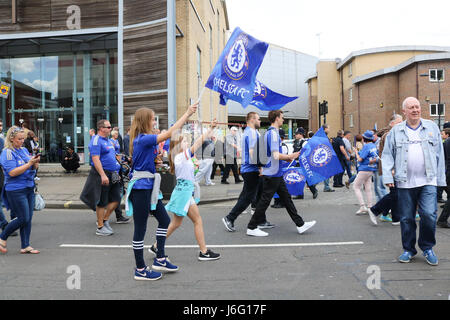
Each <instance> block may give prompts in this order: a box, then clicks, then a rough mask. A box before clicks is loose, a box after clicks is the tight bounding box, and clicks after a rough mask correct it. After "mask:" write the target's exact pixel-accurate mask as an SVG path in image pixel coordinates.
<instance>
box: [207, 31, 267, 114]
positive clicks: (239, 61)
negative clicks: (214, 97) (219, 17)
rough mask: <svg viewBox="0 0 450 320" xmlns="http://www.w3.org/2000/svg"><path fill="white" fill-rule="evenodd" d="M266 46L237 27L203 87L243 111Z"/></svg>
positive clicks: (250, 94) (247, 102) (251, 96)
mask: <svg viewBox="0 0 450 320" xmlns="http://www.w3.org/2000/svg"><path fill="white" fill-rule="evenodd" d="M268 47H269V45H268V44H267V43H265V42H262V41H259V40H257V39H255V38H253V37H252V36H250V35H249V34H246V33H245V32H243V31H242V30H241V29H240V28H236V29H234V31H233V34H232V35H231V37H230V39H229V40H228V42H227V44H226V46H225V49H224V50H223V52H222V54H221V55H220V57H219V61H218V62H217V63H216V65H215V67H214V69H213V70H212V72H211V75H210V76H209V79H208V81H207V82H206V85H205V86H206V87H207V88H210V89H211V90H214V91H217V92H219V93H221V94H222V95H223V96H224V99H225V101H226V100H227V99H231V100H234V101H236V102H238V103H240V104H241V105H242V106H243V107H244V108H245V107H246V106H248V105H249V104H250V102H251V101H252V99H253V93H254V91H255V82H256V74H257V73H258V70H259V67H260V66H261V63H262V61H263V59H264V56H265V55H266V52H267V48H268Z"/></svg>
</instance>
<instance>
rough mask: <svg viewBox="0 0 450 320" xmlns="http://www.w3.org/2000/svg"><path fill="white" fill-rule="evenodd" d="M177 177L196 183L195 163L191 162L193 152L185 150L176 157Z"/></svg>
mask: <svg viewBox="0 0 450 320" xmlns="http://www.w3.org/2000/svg"><path fill="white" fill-rule="evenodd" d="M174 162H175V177H176V178H177V179H184V180H190V181H192V182H195V181H194V163H193V162H192V160H191V152H190V151H189V150H185V151H184V152H181V153H179V154H177V155H176V156H175V159H174Z"/></svg>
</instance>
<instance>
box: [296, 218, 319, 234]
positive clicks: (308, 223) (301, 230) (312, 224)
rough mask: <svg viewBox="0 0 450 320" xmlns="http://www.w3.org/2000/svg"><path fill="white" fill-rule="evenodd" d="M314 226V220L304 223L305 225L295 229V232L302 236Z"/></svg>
mask: <svg viewBox="0 0 450 320" xmlns="http://www.w3.org/2000/svg"><path fill="white" fill-rule="evenodd" d="M315 224H316V220H313V221H309V222H305V224H304V225H302V226H301V227H297V231H298V233H300V234H302V233H303V232H305V231H306V230H308V229H309V228H311V227H312V226H314V225H315Z"/></svg>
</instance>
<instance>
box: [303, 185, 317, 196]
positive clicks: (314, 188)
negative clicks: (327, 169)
mask: <svg viewBox="0 0 450 320" xmlns="http://www.w3.org/2000/svg"><path fill="white" fill-rule="evenodd" d="M306 185H307V186H308V188H309V190H310V191H311V192H312V194H314V193H316V192H317V188H316V185H313V186H310V185H309V184H306Z"/></svg>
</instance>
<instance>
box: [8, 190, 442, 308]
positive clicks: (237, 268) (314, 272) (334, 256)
mask: <svg viewBox="0 0 450 320" xmlns="http://www.w3.org/2000/svg"><path fill="white" fill-rule="evenodd" d="M305 198H306V199H305V200H295V201H294V202H295V204H296V206H297V208H298V209H299V211H300V214H301V215H302V217H303V219H304V220H305V221H310V220H316V221H317V224H316V226H314V227H313V228H312V229H310V230H308V231H307V232H306V233H304V234H302V235H300V234H298V233H297V231H296V228H295V225H294V224H293V222H292V221H291V220H290V218H289V216H288V215H287V212H286V211H285V210H284V209H272V208H269V210H268V212H267V218H268V220H269V221H270V222H272V223H274V224H275V225H276V227H275V228H274V229H271V230H268V232H269V234H270V235H269V236H268V237H262V238H255V237H249V236H247V235H246V234H245V231H246V226H247V223H248V221H249V219H250V214H248V213H244V214H242V215H241V216H240V217H239V218H238V219H237V220H236V222H235V226H236V228H237V231H236V232H235V233H230V232H227V231H226V230H225V228H224V226H223V224H222V221H221V219H222V217H224V216H225V215H226V214H227V213H228V212H229V210H230V209H231V207H232V206H233V205H234V202H227V203H219V204H210V205H202V206H200V212H201V215H202V217H203V223H204V229H205V235H206V242H207V244H208V247H209V248H211V249H212V250H213V251H216V252H219V253H221V255H222V257H221V259H220V260H217V261H208V262H200V261H198V260H197V255H198V248H197V247H196V241H195V237H194V232H193V226H192V223H191V221H190V220H189V219H186V220H185V221H184V223H183V225H182V226H181V227H180V229H179V230H177V231H176V232H175V233H174V235H173V236H172V237H171V238H169V239H168V240H167V242H166V245H167V248H166V254H168V255H169V256H170V259H171V261H172V262H173V263H174V264H176V265H178V266H179V267H180V270H179V271H178V272H176V273H172V274H165V275H164V276H163V278H162V279H161V280H158V281H135V280H134V279H133V276H134V267H135V265H134V255H133V251H132V249H131V240H132V236H133V223H132V222H131V223H129V224H125V225H117V224H115V223H114V221H115V218H114V217H112V223H111V225H112V227H113V228H114V230H115V234H114V235H113V236H110V237H99V236H96V235H95V229H96V227H95V215H94V214H93V213H92V211H89V210H55V209H49V210H44V211H41V212H35V215H34V217H33V229H32V235H31V245H32V246H33V247H35V248H37V249H39V250H40V251H41V253H40V254H39V255H23V254H20V253H19V250H20V241H19V237H13V238H9V240H8V250H9V252H8V253H7V254H3V255H1V256H0V270H1V272H0V299H89V300H92V299H105V300H109V299H120V300H124V299H125V300H126V299H164V300H172V299H176V300H178V299H186V300H191V299H193V300H209V299H225V300H236V299H237V300H240V299H250V300H259V299H266V300H279V299H280V300H281V299H283V300H300V299H317V300H322V299H324V300H327V299H346V300H366V299H367V300H403V299H405V300H412V299H433V300H434V299H439V300H447V299H449V298H450V260H449V257H450V230H449V229H440V228H438V229H437V232H436V237H437V245H436V247H435V252H436V254H437V255H438V257H439V266H437V267H432V266H429V265H428V264H427V263H426V261H425V259H424V257H423V256H422V255H421V251H420V250H419V254H418V255H417V256H416V257H415V259H414V260H413V261H412V262H411V263H409V264H401V263H399V262H397V260H396V259H397V257H398V256H399V255H400V254H401V253H402V246H401V240H400V227H399V226H392V225H391V224H390V223H382V222H379V225H378V226H373V225H371V223H370V222H369V218H368V217H367V216H356V215H355V211H356V210H357V208H358V207H357V205H356V200H355V197H354V194H353V192H352V191H351V190H345V189H344V190H342V189H341V190H339V191H338V192H335V193H328V194H327V193H322V192H321V193H320V195H319V197H318V198H317V199H316V200H313V199H312V197H311V194H310V193H308V194H307V195H306V196H305ZM155 231H156V220H155V219H154V218H151V219H149V223H148V228H147V236H146V239H145V240H146V241H145V245H146V246H149V245H151V243H152V242H153V241H154V239H155ZM145 258H146V262H147V263H148V264H151V263H152V259H153V256H152V255H151V254H150V253H149V252H148V251H147V249H145Z"/></svg>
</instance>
